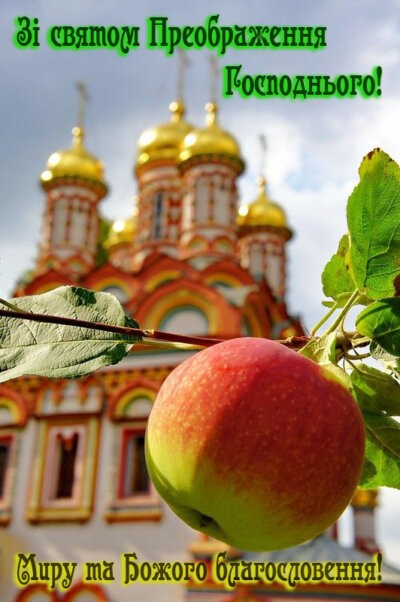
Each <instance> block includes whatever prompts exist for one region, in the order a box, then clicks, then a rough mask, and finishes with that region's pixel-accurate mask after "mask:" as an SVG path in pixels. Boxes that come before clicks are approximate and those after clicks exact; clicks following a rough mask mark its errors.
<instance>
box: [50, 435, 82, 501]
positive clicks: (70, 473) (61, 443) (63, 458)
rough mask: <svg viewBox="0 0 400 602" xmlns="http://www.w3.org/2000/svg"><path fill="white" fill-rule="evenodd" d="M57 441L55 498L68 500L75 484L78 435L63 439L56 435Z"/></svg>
mask: <svg viewBox="0 0 400 602" xmlns="http://www.w3.org/2000/svg"><path fill="white" fill-rule="evenodd" d="M57 439H58V441H57V456H58V466H57V469H56V474H57V486H56V491H55V498H56V499H60V498H70V497H72V493H73V488H74V482H75V464H76V455H77V451H78V441H79V435H78V433H74V434H73V435H72V436H71V437H63V435H62V434H58V436H57Z"/></svg>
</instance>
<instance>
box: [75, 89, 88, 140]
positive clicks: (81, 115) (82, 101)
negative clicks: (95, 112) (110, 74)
mask: <svg viewBox="0 0 400 602" xmlns="http://www.w3.org/2000/svg"><path fill="white" fill-rule="evenodd" d="M76 87H77V89H78V94H79V97H78V127H80V128H81V129H82V130H83V127H84V125H85V112H86V103H87V102H88V101H89V100H90V96H89V93H88V91H87V88H86V86H85V84H84V83H83V82H77V84H76Z"/></svg>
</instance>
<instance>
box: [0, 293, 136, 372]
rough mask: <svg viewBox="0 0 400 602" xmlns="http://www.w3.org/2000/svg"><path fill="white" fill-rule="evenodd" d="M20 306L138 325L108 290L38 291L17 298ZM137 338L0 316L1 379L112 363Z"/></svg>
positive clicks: (41, 311) (60, 314) (52, 313)
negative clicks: (40, 292)
mask: <svg viewBox="0 0 400 602" xmlns="http://www.w3.org/2000/svg"><path fill="white" fill-rule="evenodd" d="M15 302H16V304H17V305H18V307H19V308H21V309H22V310H25V311H30V312H32V313H41V314H48V315H56V316H60V317H66V318H75V319H79V320H88V321H91V322H101V323H103V324H110V325H113V326H127V325H129V326H133V325H135V326H136V327H138V324H137V322H135V321H134V320H132V319H131V318H127V316H125V313H124V310H123V309H122V307H121V305H120V303H119V302H118V301H117V299H116V298H115V297H114V296H113V295H110V294H108V293H96V292H94V291H90V290H87V289H83V288H78V287H72V286H63V287H60V288H56V289H54V290H53V291H51V292H48V293H44V294H42V295H33V296H30V297H19V298H18V299H16V300H15ZM139 338H140V337H134V336H132V335H129V336H126V335H121V334H114V333H112V332H105V331H100V330H93V329H91V328H81V327H77V326H63V325H60V324H48V323H43V322H34V321H31V320H21V319H18V318H11V317H6V318H0V382H4V381H6V380H8V379H10V378H16V377H18V376H22V375H24V374H35V375H38V376H47V377H49V378H76V377H78V376H84V375H86V374H90V373H91V372H94V371H95V370H97V369H98V368H101V367H103V366H108V365H110V364H116V363H117V362H119V361H120V360H121V359H122V358H123V357H125V355H126V354H127V353H128V352H129V350H130V348H131V347H132V343H133V341H136V340H138V339H139Z"/></svg>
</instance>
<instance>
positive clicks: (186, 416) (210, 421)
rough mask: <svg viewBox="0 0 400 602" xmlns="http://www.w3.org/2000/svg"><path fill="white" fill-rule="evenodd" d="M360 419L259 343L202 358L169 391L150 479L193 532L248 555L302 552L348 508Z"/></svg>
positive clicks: (157, 417)
mask: <svg viewBox="0 0 400 602" xmlns="http://www.w3.org/2000/svg"><path fill="white" fill-rule="evenodd" d="M364 446H365V431H364V422H363V418H362V415H361V412H360V410H359V408H358V406H357V404H356V403H355V401H354V399H353V397H352V396H351V394H350V393H349V391H348V390H347V389H346V388H345V387H344V386H343V385H342V384H341V383H339V382H337V381H336V380H334V377H333V376H332V375H331V373H329V372H327V371H325V370H324V368H323V367H321V366H319V365H318V364H316V363H314V362H313V361H311V360H310V359H308V358H305V357H303V356H301V355H299V354H298V353H296V352H295V351H292V350H290V349H287V348H285V347H284V346H283V345H281V344H279V343H276V342H273V341H270V340H267V339H261V338H240V339H233V340H230V341H225V342H223V343H220V344H217V345H215V346H213V347H210V348H208V349H206V350H204V351H201V352H199V353H197V354H196V355H194V356H192V357H191V358H190V359H188V360H186V361H184V362H183V363H182V364H180V365H179V366H178V367H177V368H175V369H174V370H173V371H172V372H171V374H170V375H169V376H168V378H167V379H166V380H165V381H164V383H163V385H162V387H161V389H160V391H159V394H158V397H157V399H156V402H155V404H154V408H153V410H152V412H151V415H150V417H149V422H148V428H147V435H146V459H147V466H148V469H149V472H150V476H151V479H152V481H153V483H154V485H155V487H156V489H157V490H158V491H159V493H160V495H161V496H162V497H163V498H164V499H165V501H166V502H167V503H168V505H169V506H170V507H171V508H172V510H173V511H174V512H175V513H176V514H177V515H178V516H180V517H181V518H182V519H183V520H184V521H186V522H187V523H188V524H189V525H190V526H191V527H193V528H195V529H198V530H200V531H203V532H204V533H206V534H208V535H210V536H212V537H214V538H216V539H219V540H221V541H224V542H226V543H228V544H230V545H232V546H234V547H236V548H240V549H243V550H275V549H279V548H284V547H288V546H293V545H296V544H299V543H302V542H304V541H306V540H308V539H310V538H312V537H314V536H316V535H318V534H319V533H321V532H322V531H324V530H325V529H326V528H327V527H329V525H331V524H332V523H333V522H334V521H335V520H336V519H337V518H338V517H339V516H340V514H341V513H342V512H343V510H344V509H345V508H346V506H347V505H348V503H349V501H350V499H351V497H352V494H353V492H354V490H355V488H356V486H357V483H358V480H359V477H360V473H361V469H362V464H363V458H364Z"/></svg>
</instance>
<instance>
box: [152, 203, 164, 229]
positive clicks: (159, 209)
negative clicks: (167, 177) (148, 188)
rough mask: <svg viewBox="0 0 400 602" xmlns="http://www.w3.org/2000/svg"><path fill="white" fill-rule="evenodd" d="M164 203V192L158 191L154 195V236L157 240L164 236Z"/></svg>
mask: <svg viewBox="0 0 400 602" xmlns="http://www.w3.org/2000/svg"><path fill="white" fill-rule="evenodd" d="M163 205H164V193H163V192H162V191H158V192H156V193H155V195H154V196H153V224H152V228H153V231H152V238H153V239H156V240H157V239H159V238H162V237H163V217H164V216H163V213H164V211H163V209H164V207H163Z"/></svg>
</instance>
